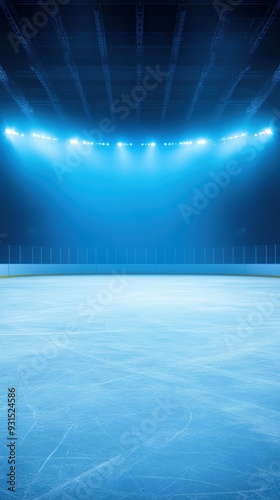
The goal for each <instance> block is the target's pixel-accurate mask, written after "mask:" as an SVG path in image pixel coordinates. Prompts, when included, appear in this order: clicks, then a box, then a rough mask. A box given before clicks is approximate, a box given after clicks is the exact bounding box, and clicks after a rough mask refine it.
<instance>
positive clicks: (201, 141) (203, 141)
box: [196, 139, 207, 144]
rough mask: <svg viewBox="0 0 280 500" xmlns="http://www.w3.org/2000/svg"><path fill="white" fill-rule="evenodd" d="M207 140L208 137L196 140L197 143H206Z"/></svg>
mask: <svg viewBox="0 0 280 500" xmlns="http://www.w3.org/2000/svg"><path fill="white" fill-rule="evenodd" d="M206 143H207V141H206V139H199V140H198V141H196V144H206Z"/></svg>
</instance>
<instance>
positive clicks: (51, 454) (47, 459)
mask: <svg viewBox="0 0 280 500" xmlns="http://www.w3.org/2000/svg"><path fill="white" fill-rule="evenodd" d="M74 426H75V424H72V425H71V427H69V429H68V431H67V432H65V434H64V436H63V437H62V439H61V440H60V441H59V443H58V445H57V446H56V447H55V449H54V450H53V451H52V452H51V453H50V454H49V456H48V457H47V458H46V460H45V461H44V463H43V465H42V466H41V467H40V469H39V470H38V472H37V474H36V476H35V477H34V479H33V481H32V483H30V485H29V487H28V488H27V490H26V493H25V496H24V499H25V498H27V499H28V498H30V497H27V496H26V495H27V493H28V492H29V490H30V488H31V486H32V485H33V484H34V483H35V481H36V479H37V477H38V476H39V474H40V473H41V471H42V470H43V468H44V467H45V465H46V464H47V463H48V461H49V460H50V459H51V457H52V456H53V455H54V453H55V452H56V450H58V448H59V447H60V445H61V444H62V443H63V441H64V440H65V439H66V438H67V436H68V434H69V432H70V431H71V430H72V429H73V427H74Z"/></svg>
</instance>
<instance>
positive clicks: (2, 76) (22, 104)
mask: <svg viewBox="0 0 280 500" xmlns="http://www.w3.org/2000/svg"><path fill="white" fill-rule="evenodd" d="M0 82H1V83H2V85H3V87H4V88H5V89H6V91H7V92H8V93H9V94H10V96H11V97H12V99H13V100H14V101H15V102H16V103H17V105H18V106H19V108H20V109H21V111H22V112H23V113H24V114H25V116H27V117H28V118H29V119H30V118H32V114H33V109H32V107H31V106H30V104H29V102H28V101H27V99H25V97H24V96H23V95H22V93H21V92H20V90H19V89H18V88H17V86H16V84H15V83H14V82H13V81H12V80H11V79H10V78H8V76H7V74H6V72H5V70H4V69H3V67H2V66H1V65H0Z"/></svg>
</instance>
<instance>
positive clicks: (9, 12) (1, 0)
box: [0, 0, 62, 116]
mask: <svg viewBox="0 0 280 500" xmlns="http://www.w3.org/2000/svg"><path fill="white" fill-rule="evenodd" d="M0 6H1V7H2V10H3V12H4V14H5V16H6V18H7V20H8V21H9V23H10V25H11V27H12V29H13V30H14V33H15V35H16V36H17V37H18V39H19V41H20V42H21V44H22V46H23V48H24V50H25V52H26V54H27V55H28V57H29V58H30V59H31V60H32V63H33V64H32V66H30V68H31V69H32V70H33V71H34V73H35V74H36V76H37V78H38V80H39V81H40V82H41V84H42V86H43V87H44V89H45V91H46V93H47V95H48V98H49V100H50V102H51V104H52V106H53V107H54V109H55V111H56V112H57V114H58V115H59V116H62V111H61V107H60V104H59V100H58V97H57V96H56V94H55V92H54V90H53V88H52V85H51V82H50V80H49V77H48V74H47V73H46V72H45V70H44V68H43V65H42V63H41V61H40V59H39V57H38V55H37V53H36V51H35V49H34V47H33V45H32V42H31V41H30V40H27V39H26V38H25V37H24V36H23V34H22V25H23V23H22V20H21V19H20V17H19V16H18V13H17V11H16V10H15V8H14V7H13V6H12V5H11V4H9V3H8V1H7V0H0Z"/></svg>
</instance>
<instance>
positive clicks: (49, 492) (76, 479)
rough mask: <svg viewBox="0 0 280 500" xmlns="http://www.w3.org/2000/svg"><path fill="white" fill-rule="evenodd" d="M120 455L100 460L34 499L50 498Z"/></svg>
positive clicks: (116, 459)
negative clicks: (93, 465) (98, 462)
mask: <svg viewBox="0 0 280 500" xmlns="http://www.w3.org/2000/svg"><path fill="white" fill-rule="evenodd" d="M122 456H123V454H122V453H121V454H120V455H117V456H116V457H113V458H111V459H110V460H106V461H105V462H102V463H101V464H99V465H96V466H95V467H91V468H90V469H88V470H87V471H86V472H82V474H79V475H78V476H76V477H74V478H72V479H70V480H69V481H66V482H65V483H64V484H62V485H59V486H57V487H55V488H53V489H52V490H50V491H48V492H47V493H44V494H43V495H40V496H39V497H36V498H34V500H42V499H47V498H51V497H50V495H51V496H52V495H53V494H55V493H56V492H58V491H63V490H65V488H67V487H68V486H70V485H74V484H75V483H80V482H82V481H83V480H84V479H85V478H87V477H88V476H91V475H92V474H94V473H95V471H98V470H99V469H102V467H108V465H109V464H111V463H112V462H113V463H114V462H117V461H118V460H119V459H120V458H121V457H122ZM27 500H28V499H27Z"/></svg>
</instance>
